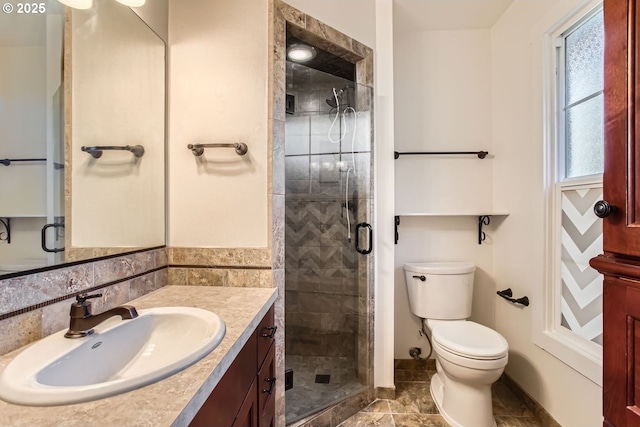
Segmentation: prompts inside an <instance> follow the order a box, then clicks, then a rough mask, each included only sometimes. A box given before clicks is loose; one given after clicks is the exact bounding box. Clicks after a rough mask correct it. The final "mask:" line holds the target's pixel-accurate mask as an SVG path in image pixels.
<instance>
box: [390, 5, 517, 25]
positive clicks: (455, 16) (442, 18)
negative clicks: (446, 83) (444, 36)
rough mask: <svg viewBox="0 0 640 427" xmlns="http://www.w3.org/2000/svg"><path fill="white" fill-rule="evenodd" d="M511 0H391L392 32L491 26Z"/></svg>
mask: <svg viewBox="0 0 640 427" xmlns="http://www.w3.org/2000/svg"><path fill="white" fill-rule="evenodd" d="M512 2H513V0H393V21H394V22H393V25H394V29H395V31H402V32H409V31H437V30H473V29H482V28H491V27H492V26H493V24H495V23H496V21H497V20H498V18H500V16H502V14H503V13H504V11H505V10H507V8H508V7H509V6H510V5H511V3H512Z"/></svg>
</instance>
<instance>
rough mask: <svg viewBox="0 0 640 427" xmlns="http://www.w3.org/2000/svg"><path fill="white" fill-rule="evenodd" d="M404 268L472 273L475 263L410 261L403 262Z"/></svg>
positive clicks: (428, 272)
mask: <svg viewBox="0 0 640 427" xmlns="http://www.w3.org/2000/svg"><path fill="white" fill-rule="evenodd" d="M404 269H405V270H406V271H411V272H415V273H426V274H466V273H473V272H474V271H475V270H476V265H475V264H474V263H472V262H469V261H451V262H411V263H407V264H405V265H404Z"/></svg>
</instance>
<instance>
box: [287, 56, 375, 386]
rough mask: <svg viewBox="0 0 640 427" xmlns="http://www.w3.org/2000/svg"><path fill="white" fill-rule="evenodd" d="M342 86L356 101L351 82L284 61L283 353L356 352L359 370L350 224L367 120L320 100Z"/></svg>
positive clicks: (361, 188) (361, 347)
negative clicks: (288, 106)
mask: <svg viewBox="0 0 640 427" xmlns="http://www.w3.org/2000/svg"><path fill="white" fill-rule="evenodd" d="M345 86H350V88H351V89H349V100H350V104H351V105H352V106H354V107H355V103H356V98H358V99H361V98H362V94H361V93H360V94H357V93H356V89H355V88H356V85H355V83H354V82H351V81H348V80H344V79H341V78H338V77H335V76H332V75H329V74H326V73H322V72H319V71H316V70H313V69H310V68H307V67H302V66H300V65H297V64H291V63H288V64H287V93H288V94H291V95H294V96H295V98H296V101H295V105H296V110H295V114H292V115H288V116H287V118H286V123H285V132H286V140H285V170H286V181H285V186H286V197H285V200H286V201H285V227H286V228H285V239H286V249H285V260H286V261H285V278H286V298H285V304H286V316H285V324H286V330H287V334H286V354H287V355H296V356H335V357H351V358H354V359H355V358H357V359H358V360H359V361H361V362H363V364H364V366H359V368H360V369H359V371H362V372H363V373H364V372H366V360H367V357H366V355H367V352H366V349H367V348H368V342H367V336H366V330H367V329H366V327H361V326H364V325H366V324H367V319H368V316H367V307H366V304H364V307H361V304H360V303H359V301H360V298H359V297H360V294H361V289H360V287H359V284H360V282H361V280H360V278H359V270H360V268H359V267H360V261H361V259H360V257H362V256H361V255H360V254H358V253H357V252H356V251H355V233H354V230H355V225H356V224H357V222H359V221H363V220H364V219H365V218H366V212H367V209H366V203H361V201H362V200H366V198H367V196H368V188H367V186H368V185H370V181H369V170H370V161H371V158H370V126H369V122H368V121H369V115H368V112H359V113H358V114H357V115H356V114H354V113H353V112H349V113H347V114H346V115H345V116H342V115H341V114H339V115H338V117H336V110H335V109H332V108H331V107H330V106H329V105H328V104H327V102H326V99H332V97H333V88H335V89H336V90H340V89H341V88H344V87H345ZM360 90H365V89H360ZM345 95H346V94H345ZM343 101H345V102H346V96H345V98H344V99H343ZM354 130H356V132H355V139H354ZM341 136H342V138H341ZM330 137H331V139H333V141H331V140H330ZM336 141H337V142H336ZM352 151H355V152H356V154H352ZM347 182H348V188H347ZM347 200H348V204H349V211H348V212H347V207H346V205H347V204H346V201H347ZM347 213H348V214H349V221H350V224H348V219H347ZM348 225H350V227H349V226H348ZM349 230H350V231H351V233H350V234H351V235H350V236H349ZM364 280H365V281H364V289H365V291H364V295H366V289H367V286H366V285H367V283H366V274H365V279H364ZM364 301H365V302H366V298H365V299H364ZM361 355H362V356H363V357H357V356H361ZM361 379H362V381H363V384H366V379H365V378H364V377H363V378H361Z"/></svg>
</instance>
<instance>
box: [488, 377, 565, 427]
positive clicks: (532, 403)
mask: <svg viewBox="0 0 640 427" xmlns="http://www.w3.org/2000/svg"><path fill="white" fill-rule="evenodd" d="M500 381H501V382H502V383H503V384H504V385H506V386H507V387H509V389H510V390H511V391H512V392H513V394H515V395H516V396H517V397H518V398H519V399H520V400H521V401H522V402H523V403H524V405H525V406H526V407H527V409H529V410H530V411H531V412H533V415H535V417H536V418H537V419H538V420H540V423H541V424H542V425H543V426H545V427H562V426H561V425H560V424H559V423H558V422H557V421H556V420H554V419H553V417H552V416H551V414H549V413H548V412H547V410H546V409H544V408H543V407H542V405H540V404H539V403H538V402H537V401H536V400H535V399H534V398H532V397H531V396H529V394H528V393H527V392H526V391H524V390H523V389H522V388H521V387H520V385H518V383H516V382H515V381H514V380H513V379H511V377H509V375H507V374H502V376H501V377H500Z"/></svg>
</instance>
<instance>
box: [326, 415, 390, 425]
mask: <svg viewBox="0 0 640 427" xmlns="http://www.w3.org/2000/svg"><path fill="white" fill-rule="evenodd" d="M338 427H395V424H394V423H393V417H392V415H391V414H380V413H375V412H358V413H357V414H355V415H354V416H352V417H350V418H349V419H348V420H346V421H345V422H343V423H342V424H339V426H338Z"/></svg>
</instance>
